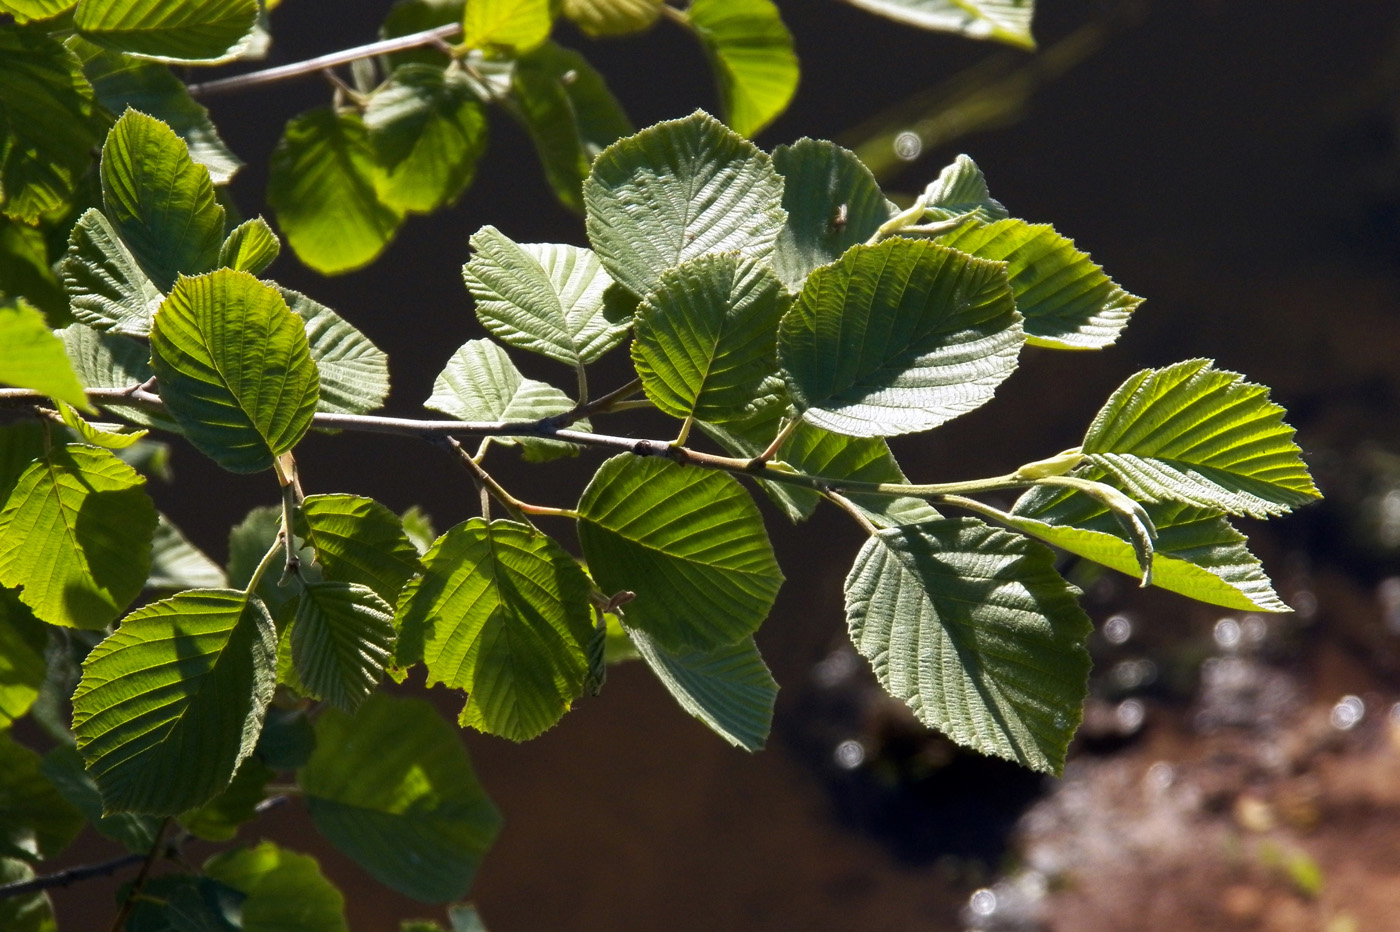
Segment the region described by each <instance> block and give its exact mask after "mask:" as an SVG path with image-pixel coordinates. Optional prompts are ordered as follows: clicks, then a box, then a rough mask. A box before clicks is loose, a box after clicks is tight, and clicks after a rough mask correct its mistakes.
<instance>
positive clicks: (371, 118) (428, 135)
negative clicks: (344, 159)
mask: <svg viewBox="0 0 1400 932" xmlns="http://www.w3.org/2000/svg"><path fill="white" fill-rule="evenodd" d="M364 122H365V127H366V128H367V129H368V130H369V141H370V145H371V146H372V147H373V149H374V155H375V158H376V160H377V161H378V163H379V165H380V167H381V168H382V169H383V172H384V175H383V178H382V179H381V181H380V183H379V185H378V191H379V197H380V199H381V200H383V202H384V203H385V204H388V205H389V206H390V207H392V208H394V209H395V210H400V211H415V212H418V213H430V212H432V211H434V210H437V209H438V208H440V207H443V206H446V205H447V204H451V203H453V202H455V201H456V200H457V198H458V197H460V196H461V194H462V192H463V191H465V190H466V189H467V186H468V185H470V184H471V181H472V177H473V175H475V173H476V163H477V160H478V159H479V158H481V154H482V153H483V152H484V151H485V150H486V111H485V109H484V108H483V107H482V105H481V101H479V100H478V99H477V97H476V95H475V94H473V93H472V90H471V84H470V83H469V81H468V79H467V77H466V75H465V74H463V73H462V72H461V71H460V70H458V69H455V68H449V69H447V70H443V69H442V68H440V67H435V66H433V65H419V64H407V65H400V66H399V67H398V68H395V69H394V73H393V74H392V75H391V76H390V77H389V80H388V81H386V82H385V83H384V84H382V85H381V86H380V87H379V88H378V89H377V90H375V92H374V94H373V95H371V96H370V99H369V103H368V105H367V106H366V107H365V112H364Z"/></svg>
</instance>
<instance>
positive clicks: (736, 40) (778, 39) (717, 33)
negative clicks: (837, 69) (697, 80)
mask: <svg viewBox="0 0 1400 932" xmlns="http://www.w3.org/2000/svg"><path fill="white" fill-rule="evenodd" d="M686 18H687V19H688V20H689V22H690V25H691V27H692V28H694V29H695V32H696V34H697V35H699V36H700V41H701V42H702V43H703V44H704V46H705V51H706V52H707V53H708V55H709V58H710V65H711V67H712V68H713V69H714V72H715V78H716V80H717V81H718V82H719V96H720V99H721V100H722V101H723V102H724V112H725V114H726V116H727V117H728V122H729V125H730V126H732V127H734V131H735V132H736V133H738V134H739V135H741V136H752V135H754V134H755V133H757V132H758V131H759V130H761V129H763V128H764V127H765V126H767V125H768V124H769V123H771V122H772V121H773V120H774V119H776V118H777V117H778V115H779V114H781V113H782V112H783V111H784V110H786V109H787V105H788V102H789V101H791V100H792V95H793V94H795V93H796V92H797V78H798V67H797V54H796V53H795V52H794V51H793V48H792V34H791V33H789V32H788V30H787V27H786V26H785V25H783V19H782V16H780V15H779V13H778V7H777V5H776V4H775V3H773V2H772V0H694V2H692V3H691V4H690V7H689V8H688V9H687V10H686Z"/></svg>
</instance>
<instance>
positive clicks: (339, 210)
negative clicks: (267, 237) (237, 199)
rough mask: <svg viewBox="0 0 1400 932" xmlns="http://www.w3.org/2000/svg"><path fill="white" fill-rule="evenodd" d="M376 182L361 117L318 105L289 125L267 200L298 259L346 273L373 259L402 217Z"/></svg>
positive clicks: (271, 167) (272, 167) (378, 175)
mask: <svg viewBox="0 0 1400 932" xmlns="http://www.w3.org/2000/svg"><path fill="white" fill-rule="evenodd" d="M381 180H382V171H381V169H379V167H378V166H377V165H376V164H375V161H374V150H373V149H372V147H371V146H370V141H369V132H368V130H366V129H365V125H364V122H363V121H362V120H361V119H360V116H359V115H358V114H356V113H339V114H338V113H336V112H335V111H334V110H331V109H330V108H321V109H318V110H311V111H309V112H307V113H303V114H302V115H301V116H299V117H296V118H295V119H293V120H291V121H289V122H288V123H287V129H286V132H285V133H284V134H283V136H282V141H281V142H279V143H278V144H277V149H276V150H275V151H274V152H273V153H272V160H271V162H270V164H269V166H268V182H267V202H268V203H269V204H270V205H272V209H273V211H274V212H275V213H276V214H277V223H278V224H279V225H280V226H281V228H282V234H283V235H284V236H285V237H286V238H287V242H288V243H290V244H291V247H292V249H293V251H295V252H296V254H297V258H299V259H300V260H301V261H302V262H304V263H306V264H307V265H309V266H310V267H311V268H313V269H315V270H316V271H318V272H321V273H324V274H326V275H333V274H337V273H340V272H349V271H351V270H352V269H358V268H360V267H361V266H364V265H368V264H369V263H370V262H373V261H374V259H375V257H377V256H378V255H379V254H380V252H382V251H383V250H384V247H385V246H387V245H388V244H389V241H390V240H391V239H393V238H394V234H395V233H396V232H397V231H398V229H399V224H400V223H401V222H402V221H403V213H402V212H401V211H398V210H395V209H394V208H392V207H390V206H389V205H387V204H385V203H384V202H383V201H381V200H380V198H379V194H378V192H377V190H376V188H377V185H378V184H380V183H381Z"/></svg>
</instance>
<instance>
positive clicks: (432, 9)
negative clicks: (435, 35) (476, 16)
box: [379, 0, 466, 68]
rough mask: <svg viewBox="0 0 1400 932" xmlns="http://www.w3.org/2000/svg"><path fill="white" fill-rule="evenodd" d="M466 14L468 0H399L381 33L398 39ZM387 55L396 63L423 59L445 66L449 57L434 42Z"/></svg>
mask: <svg viewBox="0 0 1400 932" xmlns="http://www.w3.org/2000/svg"><path fill="white" fill-rule="evenodd" d="M465 14H466V0H398V2H397V3H395V4H394V5H393V6H392V7H390V9H389V13H388V15H387V16H385V17H384V24H383V25H382V26H380V27H379V35H380V38H383V39H396V38H398V37H400V36H408V35H413V34H414V33H417V32H426V31H428V30H429V29H436V28H438V27H439V26H446V25H449V24H452V23H460V22H462V19H463V17H464V16H465ZM386 57H387V58H388V60H389V62H390V63H391V64H393V65H394V66H395V67H397V66H398V65H401V64H404V63H405V62H419V63H421V64H425V65H437V66H438V67H439V68H441V67H444V66H446V65H447V63H448V60H449V59H448V56H447V55H446V54H445V53H444V52H442V51H440V50H438V49H435V48H433V47H432V46H420V47H417V48H411V49H404V50H403V51H401V52H394V53H392V54H390V55H388V56H386Z"/></svg>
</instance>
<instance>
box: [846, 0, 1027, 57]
mask: <svg viewBox="0 0 1400 932" xmlns="http://www.w3.org/2000/svg"><path fill="white" fill-rule="evenodd" d="M846 2H847V3H850V4H852V5H853V6H858V7H860V8H861V9H863V10H869V11H870V12H871V13H876V14H879V15H880V16H884V17H888V18H889V19H893V20H897V21H899V22H901V23H908V24H909V25H911V26H918V27H919V28H921V29H936V30H939V31H941V32H957V33H962V34H963V35H965V36H967V37H968V38H969V39H993V40H995V41H997V42H1005V43H1006V44H1007V45H1014V46H1017V47H1019V48H1023V49H1033V48H1035V39H1034V38H1033V37H1032V36H1031V17H1032V16H1033V15H1034V14H1035V0H846Z"/></svg>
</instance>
